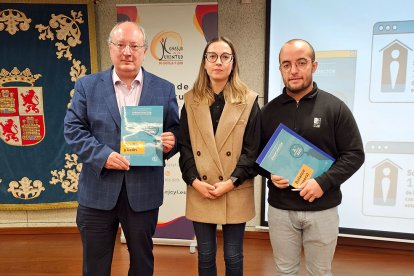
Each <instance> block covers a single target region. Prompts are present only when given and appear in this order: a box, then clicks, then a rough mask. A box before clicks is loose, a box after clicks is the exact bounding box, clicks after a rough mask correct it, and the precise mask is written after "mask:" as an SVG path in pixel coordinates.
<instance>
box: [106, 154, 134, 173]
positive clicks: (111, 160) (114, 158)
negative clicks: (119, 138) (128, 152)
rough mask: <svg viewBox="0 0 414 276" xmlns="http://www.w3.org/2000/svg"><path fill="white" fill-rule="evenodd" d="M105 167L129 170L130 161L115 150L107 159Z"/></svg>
mask: <svg viewBox="0 0 414 276" xmlns="http://www.w3.org/2000/svg"><path fill="white" fill-rule="evenodd" d="M104 167H105V168H107V169H109V170H122V171H128V170H129V161H128V160H127V159H126V158H125V157H124V156H122V155H120V154H119V153H117V152H115V151H113V152H112V153H111V154H110V155H109V156H108V159H107V160H106V163H105V166H104Z"/></svg>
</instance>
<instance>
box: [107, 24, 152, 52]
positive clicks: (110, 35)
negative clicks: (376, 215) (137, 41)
mask: <svg viewBox="0 0 414 276" xmlns="http://www.w3.org/2000/svg"><path fill="white" fill-rule="evenodd" d="M125 22H131V23H133V24H135V25H136V26H137V27H138V28H139V29H140V30H141V33H142V36H143V38H144V46H145V49H147V47H148V44H147V36H146V34H145V30H144V28H143V27H142V26H141V25H139V24H137V23H135V22H133V21H123V22H118V23H116V25H115V26H114V27H113V28H112V30H111V32H110V33H109V36H108V41H107V43H108V45H109V44H111V42H112V36H113V35H114V32H115V30H116V29H118V27H119V25H121V24H122V23H125Z"/></svg>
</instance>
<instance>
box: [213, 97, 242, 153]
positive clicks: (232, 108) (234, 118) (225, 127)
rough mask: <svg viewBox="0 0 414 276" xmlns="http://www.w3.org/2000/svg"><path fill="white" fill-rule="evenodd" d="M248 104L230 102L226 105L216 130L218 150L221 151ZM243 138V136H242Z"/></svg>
mask: <svg viewBox="0 0 414 276" xmlns="http://www.w3.org/2000/svg"><path fill="white" fill-rule="evenodd" d="M246 106H247V104H237V105H234V104H229V103H226V105H225V106H224V110H223V113H222V114H221V117H220V121H219V124H218V126H217V130H216V137H215V140H216V146H217V150H218V152H220V150H221V148H222V147H223V145H224V143H225V142H226V140H227V138H228V137H229V135H230V133H231V132H232V130H233V128H234V127H235V126H236V124H237V122H238V121H239V119H240V116H241V115H242V113H243V111H244V109H245V108H246ZM240 139H243V138H240Z"/></svg>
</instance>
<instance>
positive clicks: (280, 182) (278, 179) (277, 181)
mask: <svg viewBox="0 0 414 276" xmlns="http://www.w3.org/2000/svg"><path fill="white" fill-rule="evenodd" d="M270 180H271V181H272V183H273V184H274V185H275V186H276V187H277V188H279V189H286V188H287V187H289V180H287V179H284V178H283V176H280V175H274V174H272V175H271V176H270Z"/></svg>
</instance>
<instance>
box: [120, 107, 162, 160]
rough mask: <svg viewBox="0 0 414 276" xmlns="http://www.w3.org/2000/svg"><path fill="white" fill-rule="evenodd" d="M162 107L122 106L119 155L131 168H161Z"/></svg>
mask: <svg viewBox="0 0 414 276" xmlns="http://www.w3.org/2000/svg"><path fill="white" fill-rule="evenodd" d="M162 122H163V107H162V106H123V107H122V110H121V150H120V153H121V155H123V156H125V157H126V159H128V160H129V162H130V165H131V166H162V165H163V162H162V161H163V153H162V142H161V133H162V131H163V125H162Z"/></svg>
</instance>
